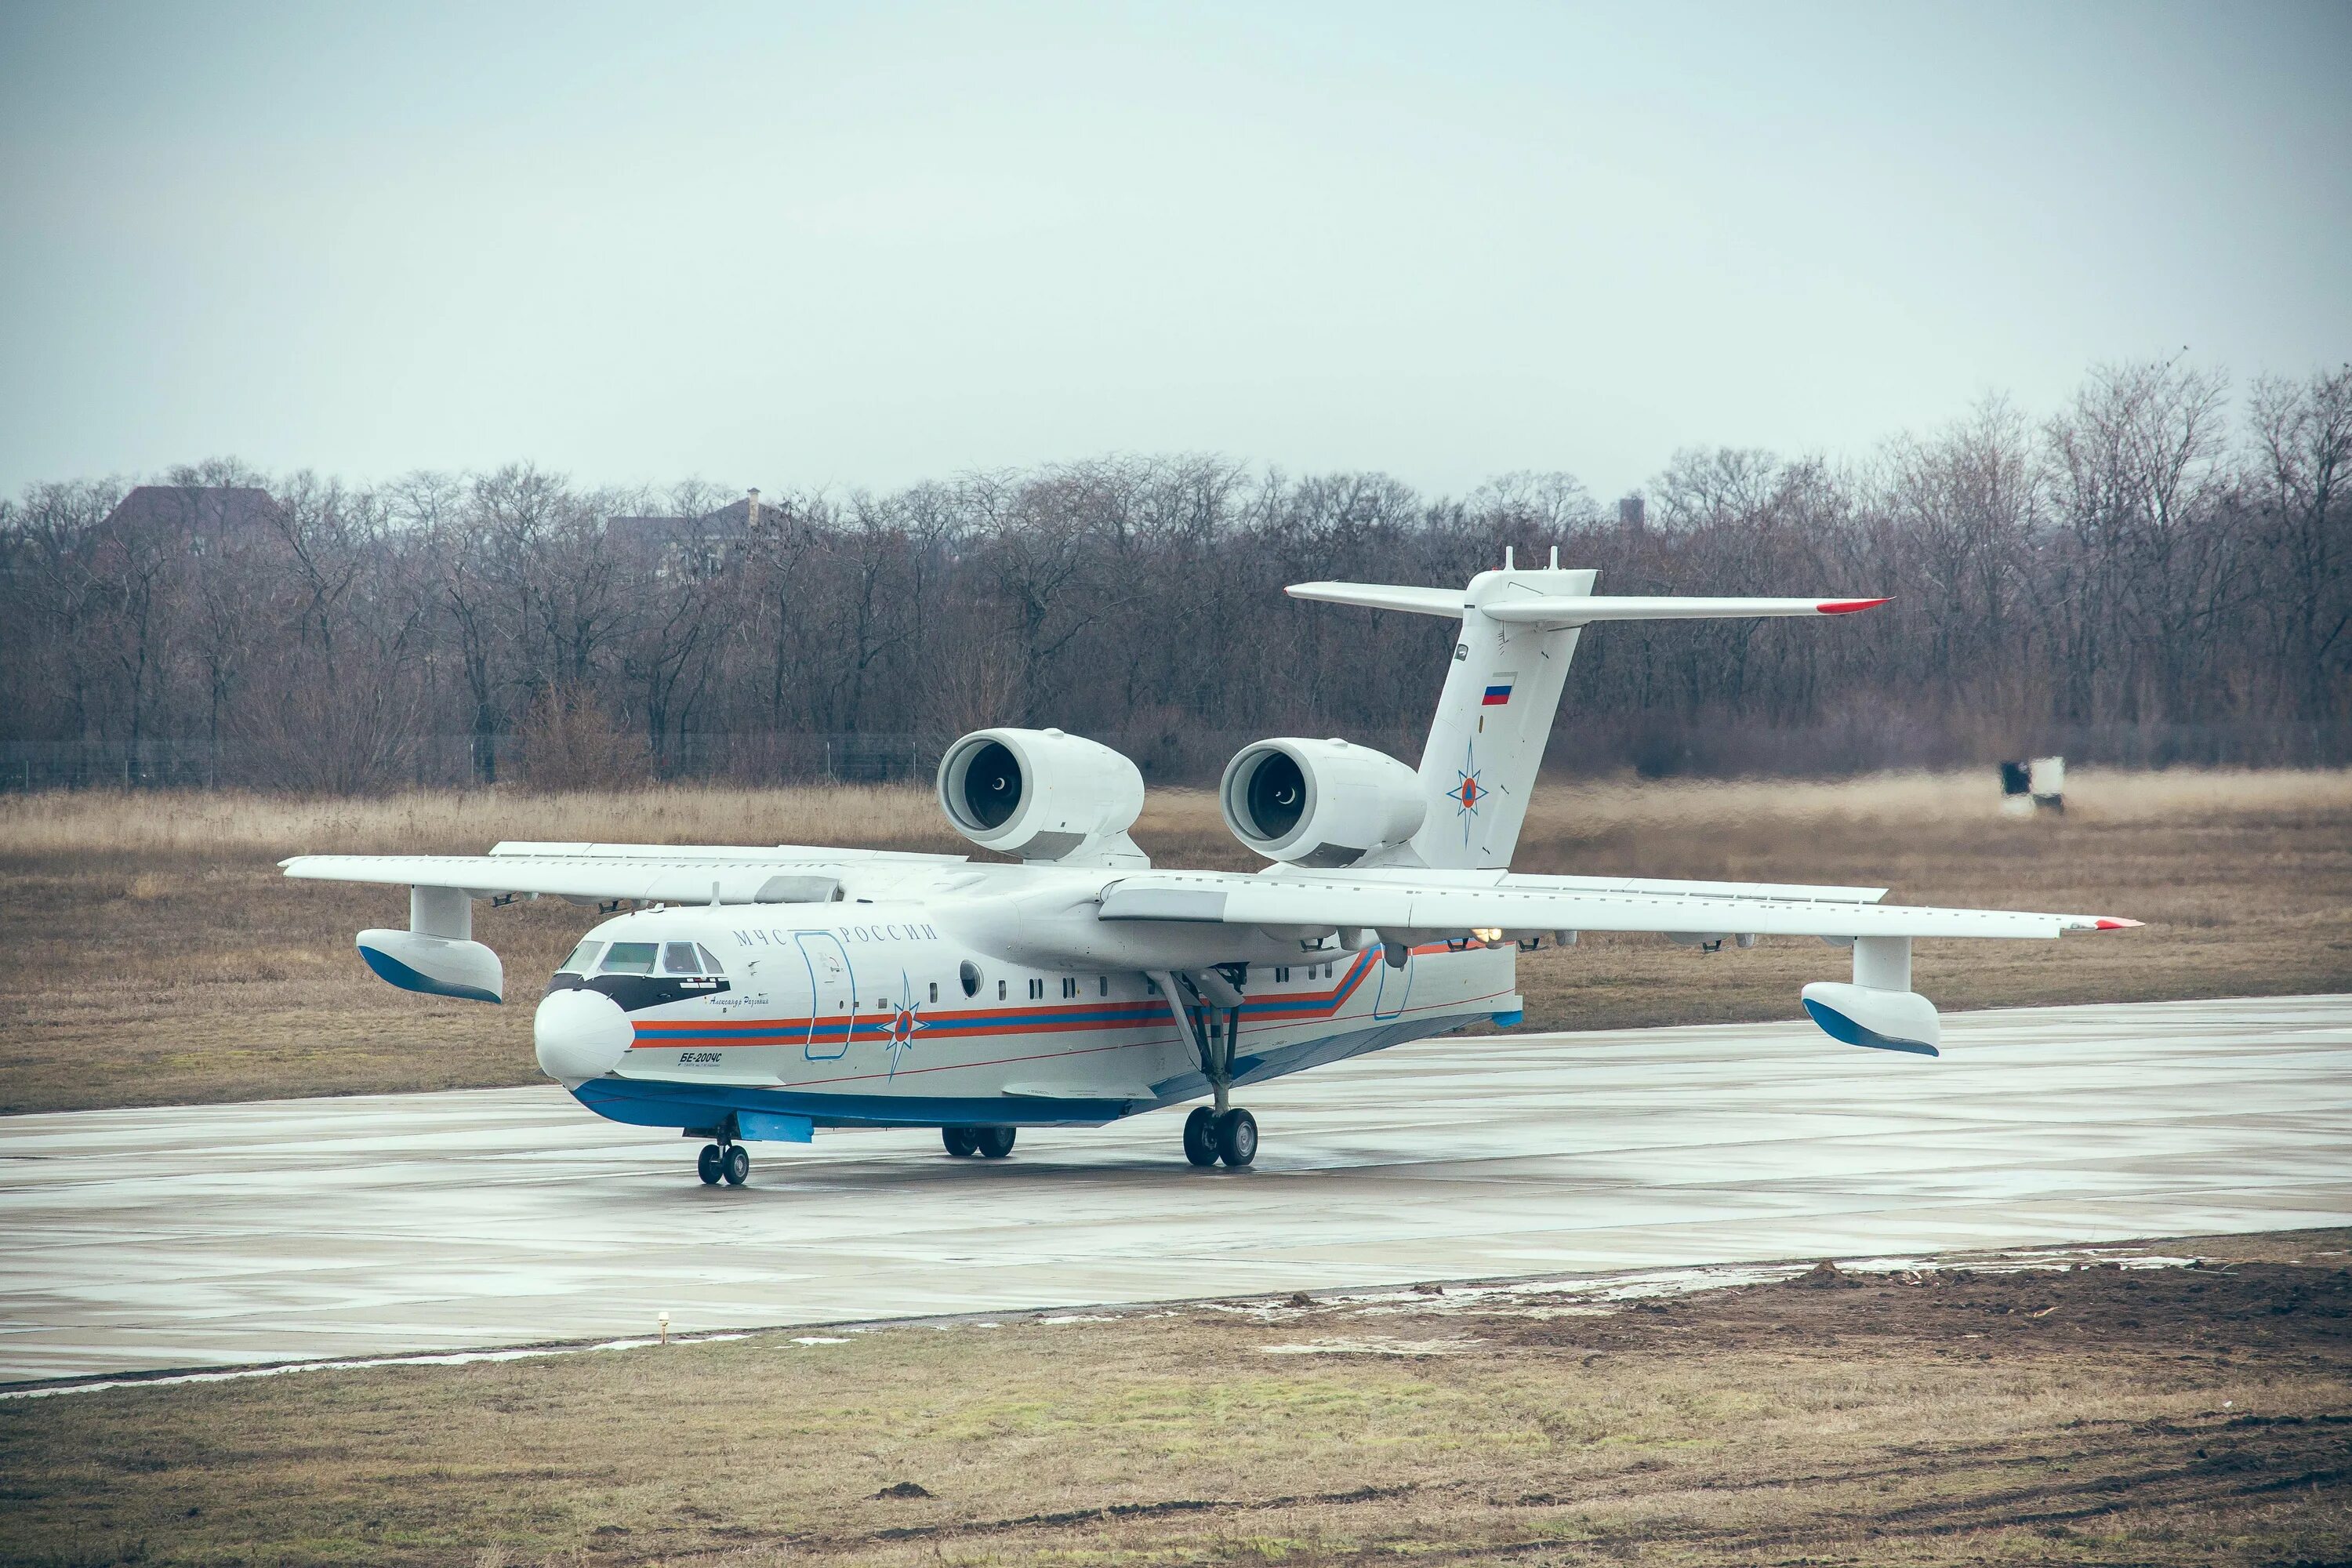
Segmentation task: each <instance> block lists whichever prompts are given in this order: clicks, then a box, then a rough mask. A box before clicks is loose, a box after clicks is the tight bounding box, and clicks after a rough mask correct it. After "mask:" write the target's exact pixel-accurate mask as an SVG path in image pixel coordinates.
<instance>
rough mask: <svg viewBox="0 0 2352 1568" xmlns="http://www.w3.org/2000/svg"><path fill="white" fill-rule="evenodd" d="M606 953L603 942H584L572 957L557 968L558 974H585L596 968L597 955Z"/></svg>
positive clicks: (574, 950)
mask: <svg viewBox="0 0 2352 1568" xmlns="http://www.w3.org/2000/svg"><path fill="white" fill-rule="evenodd" d="M600 952H604V943H603V942H582V943H581V944H580V945H579V946H578V947H575V948H573V949H572V956H571V957H569V958H567V959H565V960H564V961H563V962H562V963H559V964H557V965H556V966H555V973H558V974H585V973H588V972H589V971H591V970H593V969H594V968H595V967H596V955H597V954H598V953H600Z"/></svg>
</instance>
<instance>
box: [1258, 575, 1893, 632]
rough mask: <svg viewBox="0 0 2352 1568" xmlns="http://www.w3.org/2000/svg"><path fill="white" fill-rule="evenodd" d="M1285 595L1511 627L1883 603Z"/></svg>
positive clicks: (1433, 593) (1348, 586)
mask: <svg viewBox="0 0 2352 1568" xmlns="http://www.w3.org/2000/svg"><path fill="white" fill-rule="evenodd" d="M1530 575H1532V574H1530ZM1553 575H1559V574H1553ZM1285 591H1286V592H1287V593H1288V594H1289V595H1290V596H1291V597H1292V598H1294V599H1315V600H1318V601H1320V602H1322V603H1324V604H1329V605H1362V606H1363V607H1364V608H1366V609H1368V610H1405V611H1409V612H1411V613H1412V614H1413V615H1416V616H1452V617H1454V618H1455V619H1459V618H1460V617H1461V616H1462V612H1463V611H1464V610H1465V608H1475V609H1476V610H1478V611H1480V612H1481V613H1483V614H1485V615H1486V616H1489V617H1491V618H1492V619H1495V620H1497V621H1503V622H1506V623H1507V624H1510V625H1513V626H1591V625H1592V624H1594V623H1595V622H1599V621H1730V620H1751V619H1754V618H1755V617H1757V616H1848V615H1852V614H1853V612H1854V611H1856V610H1867V609H1870V608H1872V607H1873V606H1874V605H1883V604H1885V603H1886V601H1885V599H1826V598H1809V599H1748V598H1738V599H1725V598H1696V597H1688V596H1672V595H1669V596H1636V595H1608V594H1537V595H1526V596H1518V597H1511V596H1506V595H1500V594H1490V595H1488V596H1487V597H1486V600H1485V601H1484V602H1483V603H1479V604H1476V605H1472V604H1471V602H1470V600H1469V598H1468V596H1467V595H1465V594H1464V592H1463V591H1462V590H1461V589H1459V588H1412V587H1406V586H1404V585H1402V584H1393V583H1294V584H1291V585H1290V586H1289V588H1288V589H1286V590H1285Z"/></svg>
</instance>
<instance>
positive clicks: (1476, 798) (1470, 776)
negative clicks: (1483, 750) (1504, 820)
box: [1445, 741, 1490, 844]
mask: <svg viewBox="0 0 2352 1568" xmlns="http://www.w3.org/2000/svg"><path fill="white" fill-rule="evenodd" d="M1480 771H1481V770H1480V768H1479V766H1478V746H1477V742H1475V741H1474V742H1471V743H1470V745H1469V747H1468V748H1467V749H1466V750H1465V752H1463V756H1462V765H1461V766H1460V767H1459V768H1457V769H1455V770H1454V778H1455V779H1457V780H1458V781H1460V782H1458V783H1457V784H1454V787H1453V788H1452V789H1450V790H1447V791H1446V792H1445V798H1446V799H1448V800H1450V801H1452V802H1453V803H1454V816H1458V817H1460V818H1462V842H1463V843H1465V844H1467V843H1469V842H1470V826H1471V822H1470V819H1471V818H1473V817H1475V816H1477V815H1478V804H1479V802H1481V801H1483V800H1485V799H1486V796H1487V795H1488V794H1489V793H1490V792H1489V791H1488V790H1487V788H1486V785H1484V784H1480V783H1479V782H1478V774H1479V773H1480Z"/></svg>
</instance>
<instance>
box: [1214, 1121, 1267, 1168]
mask: <svg viewBox="0 0 2352 1568" xmlns="http://www.w3.org/2000/svg"><path fill="white" fill-rule="evenodd" d="M1217 1158H1219V1159H1220V1160H1223V1162H1224V1163H1226V1164H1228V1165H1232V1166H1234V1167H1235V1168H1236V1169H1238V1168H1239V1167H1241V1166H1243V1165H1246V1164H1248V1163H1250V1162H1251V1161H1252V1160H1255V1159H1256V1158H1257V1118H1256V1117H1255V1116H1252V1115H1251V1114H1250V1113H1249V1112H1248V1111H1246V1110H1243V1109H1242V1108H1241V1107H1240V1106H1238V1105H1236V1106H1234V1108H1233V1109H1232V1110H1228V1111H1226V1112H1225V1113H1224V1114H1223V1116H1220V1117H1218V1118H1217Z"/></svg>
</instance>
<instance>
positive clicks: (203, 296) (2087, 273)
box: [0, 0, 2352, 495]
mask: <svg viewBox="0 0 2352 1568" xmlns="http://www.w3.org/2000/svg"><path fill="white" fill-rule="evenodd" d="M2347 66H2352V5H2347V4H2345V3H2342V0H2336V3H2330V4H2313V5H2227V6H2221V5H2215V6H2210V7H2195V8H2189V7H2179V6H2160V5H2146V4H2133V5H2032V6H2020V7H2011V6H2006V5H1978V4H1970V5H1948V6H1938V7H1923V6H1915V5H1868V6H1852V7H1847V6H1826V7H1823V6H1816V7H1806V8H1796V7H1790V6H1782V5H1773V6H1759V5H1743V6H1739V7H1726V8H1717V7H1713V6H1687V5H1638V6H1635V5H1627V6H1622V7H1605V8H1591V7H1577V6H1568V5H1526V6H1503V5H1485V6H1480V5H1446V6H1412V7H1404V6H1376V5H1366V4H1349V5H1328V6H1324V5H1278V6H1277V5H1262V4H1261V5H1233V6H1218V5H1169V6H1155V7H1149V8H1147V7H1125V6H1118V5H1107V4H1101V3H1087V4H1076V5H1066V6H1061V5H1003V6H982V5H938V4H913V5H881V4H871V3H868V4H860V5H833V6H824V5H774V4H760V5H688V4H668V5H661V6H650V5H642V4H638V5H615V6H610V7H598V6H591V5H580V4H565V5H550V6H545V7H526V6H515V5H497V4H488V3H483V0H473V3H469V4H465V5H451V6H446V7H444V6H437V5H435V6H427V5H407V6H397V7H395V6H390V5H384V6H360V5H316V4H303V5H291V6H284V7H280V6H275V5H233V4H219V5H176V4H175V5H157V6H145V5H97V4H90V3H86V0H85V3H78V4H71V5H54V6H53V5H44V4H35V3H32V0H7V3H6V5H5V7H0V491H5V492H13V491H15V490H16V489H18V488H19V487H21V486H22V485H23V484H25V483H26V481H28V480H34V479H58V478H68V477H79V476H94V475H100V474H106V473H123V474H138V473H142V472H148V471H152V470H154V469H156V468H161V467H163V465H166V464H169V463H173V462H180V461H189V460H194V459H196V458H204V457H207V456H215V455H229V454H233V455H236V456H239V457H243V458H247V459H248V460H250V461H252V462H255V463H258V464H260V465H262V466H264V467H266V468H273V469H276V468H292V467H298V466H307V467H312V468H320V469H322V470H326V471H330V472H335V473H340V474H342V475H344V476H346V477H348V478H352V479H375V478H383V477H386V476H389V475H392V474H394V473H397V472H401V471H404V470H407V469H410V468H426V467H429V468H468V467H478V466H483V465H489V464H495V463H499V462H503V461H508V460H511V459H518V458H528V459H531V460H534V461H537V462H539V463H541V464H542V465H545V466H549V467H552V468H561V469H564V470H567V471H569V472H571V473H572V474H573V475H574V476H575V477H577V478H579V479H583V480H584V481H589V482H604V481H613V482H624V483H635V482H663V483H667V482H668V481H670V480H672V479H679V478H685V477H688V476H699V477H701V478H705V479H711V480H714V481H717V482H720V483H724V484H729V485H741V484H760V485H764V486H767V487H769V488H771V489H782V488H784V487H787V486H800V485H811V484H825V485H831V486H834V487H836V488H842V487H854V486H858V485H873V486H889V485H895V484H898V483H902V482H905V481H908V480H911V479H920V478H927V477H943V476H947V475H950V474H952V473H954V472H957V471H960V470H963V469H967V468H976V467H999V466H1007V465H1027V464H1033V463H1038V462H1047V461H1055V460H1060V459H1067V458H1085V457H1091V456H1098V455H1102V454H1105V453H1109V452H1176V451H1218V452H1223V453H1227V454H1230V455H1232V456H1234V457H1237V458H1246V459H1250V460H1252V461H1255V462H1262V463H1273V464H1279V465H1281V466H1283V467H1285V468H1291V469H1294V470H1296V469H1324V468H1383V469H1386V470H1388V471H1391V472H1392V473H1395V474H1397V475H1399V476H1400V477H1402V478H1403V479H1408V480H1411V481H1412V482H1414V483H1416V484H1421V485H1424V486H1428V487H1431V488H1437V489H1457V488H1460V487H1464V486H1466V485H1468V484H1469V483H1472V482H1474V481H1475V479H1478V478H1480V477H1482V476H1484V475H1486V474H1490V473H1495V472H1498V471H1502V470H1507V469H1513V468H1567V469H1570V470H1572V471H1574V472H1576V473H1578V474H1580V475H1582V476H1583V477H1584V478H1585V479H1586V480H1587V482H1588V483H1590V484H1591V486H1592V487H1593V489H1595V490H1597V491H1599V492H1601V494H1603V495H1607V494H1610V493H1613V492H1615V491H1616V490H1619V489H1623V488H1625V487H1627V486H1631V485H1633V484H1637V483H1639V482H1640V481H1641V480H1642V479H1644V478H1645V477H1647V476H1648V475H1649V474H1651V473H1652V472H1654V470H1655V469H1656V468H1658V467H1659V466H1660V465H1661V464H1662V463H1663V462H1664V459H1665V458H1666V457H1667V456H1668V454H1669V453H1670V452H1672V451H1673V449H1674V448H1675V447H1677V446H1681V445H1686V444H1692V443H1698V442H1707V443H1717V442H1721V443H1729V444H1736V445H1757V446H1764V447H1774V448H1779V449H1781V450H1790V451H1794V450H1826V451H1829V452H1832V453H1836V452H1852V453H1859V452H1861V451H1863V450H1865V449H1867V448H1868V447H1870V446H1871V445H1872V444H1874V442H1875V441H1876V440H1877V439H1878V438H1879V437H1883V436H1885V434H1887V433H1889V432H1891V431H1895V430H1897V429H1901V428H1905V427H1925V426H1931V425H1933V424H1936V423H1937V422H1939V421H1941V420H1944V419H1947V418H1948V417H1950V416H1954V415H1956V414H1958V412H1959V411H1960V410H1961V409H1963V408H1964V407H1965V406H1966V405H1968V404H1969V402H1971V401H1972V400H1973V399H1975V398H1977V397H1979V396H1980V395H1982V394H1984V393H1985V392H1987V391H1989V390H1991V389H1996V388H1998V389H2003V390H2006V391H2009V392H2011V393H2012V394H2013V395H2015V396H2016V397H2017V398H2018V399H2019V400H2020V401H2021V403H2023V404H2024V405H2027V406H2029V407H2032V408H2034V409H2037V410H2039V409H2042V408H2046V407H2049V406H2052V405H2054V404H2055V403H2056V402H2057V401H2058V400H2059V399H2060V398H2062V397H2063V395H2065V394H2066V393H2067V391H2068V390H2069V389H2070V388H2071V387H2072V386H2073V385H2074V384H2075V383H2076V382H2077V381H2078V380H2079V379H2080V377H2081V375H2082V373H2083V372H2084V369H2085V367H2086V366H2088V365H2090V364H2091V363H2095V362H2098V361H2102V360H2110V359H2117V358H2127V357H2138V356H2147V355H2152V354H2166V353H2174V352H2178V351H2179V350H2180V349H2181V348H2183V347H2186V348H2187V349H2188V350H2189V354H2190V356H2191V358H2192V359H2193V360H2194V361H2195V362H2196V363H2201V364H2209V365H2215V366H2221V367H2224V368H2227V369H2229V370H2231V371H2232V372H2233V373H2235V374H2237V376H2238V377H2239V379H2240V380H2241V382H2242V381H2243V379H2245V377H2247V376H2248V375H2249V374H2252V373H2253V372H2255V371H2258V370H2263V369H2270V370H2275V371H2281V372H2287V373H2293V374H2303V373H2306V372H2309V371H2312V370H2314V369H2316V368H2318V367H2320V366H2321V365H2323V364H2327V363H2340V362H2341V361H2343V360H2345V359H2347V357H2352V87H2347V80H2348V79H2352V78H2347Z"/></svg>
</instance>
